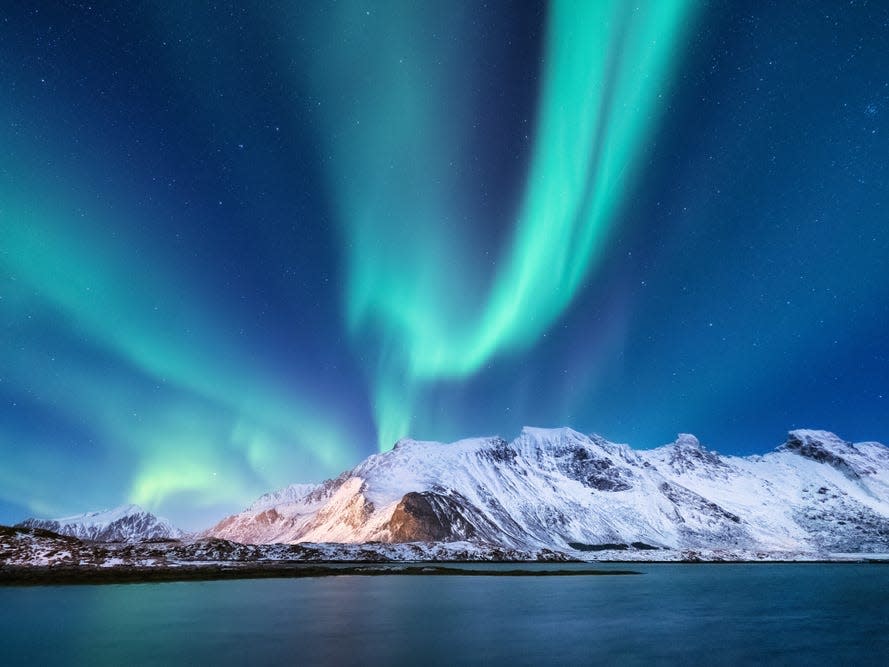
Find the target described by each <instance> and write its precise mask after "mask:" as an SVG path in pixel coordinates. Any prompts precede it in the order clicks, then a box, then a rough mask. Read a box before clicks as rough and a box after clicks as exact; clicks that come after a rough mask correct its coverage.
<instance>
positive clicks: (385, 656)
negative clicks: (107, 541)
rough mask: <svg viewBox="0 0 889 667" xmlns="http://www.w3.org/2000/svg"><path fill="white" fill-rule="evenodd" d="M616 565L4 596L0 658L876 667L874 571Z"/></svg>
mask: <svg viewBox="0 0 889 667" xmlns="http://www.w3.org/2000/svg"><path fill="white" fill-rule="evenodd" d="M489 567H495V568H496V567H501V568H505V569H514V568H515V566H514V565H500V566H489ZM536 567H554V568H557V569H560V568H564V567H565V565H564V564H560V565H550V566H536ZM596 567H597V569H599V568H600V567H601V568H602V569H606V568H608V567H609V566H607V565H604V566H596ZM611 567H613V568H614V569H627V566H625V565H624V566H611ZM631 569H633V570H637V571H641V572H643V573H644V574H643V575H642V576H633V577H484V576H482V577H479V576H475V577H434V576H429V577H426V576H401V577H399V576H391V577H359V576H343V577H328V578H322V579H277V580H275V579H266V580H245V581H217V582H186V583H169V584H134V585H115V586H68V587H57V586H46V587H36V588H6V589H0V628H2V631H3V643H4V647H3V649H4V650H3V658H2V659H0V662H4V663H8V664H21V663H32V664H133V663H138V664H181V663H190V664H244V663H250V664H267V663H285V664H295V663H299V664H433V665H435V664H441V665H450V664H520V665H521V664H527V665H539V664H545V663H560V664H566V663H567V664H590V663H594V662H600V661H608V662H616V661H618V662H620V663H621V664H643V663H651V662H652V661H654V662H682V663H683V664H702V665H703V664H706V665H713V664H726V665H735V664H739V663H750V662H754V661H757V662H762V661H767V662H771V663H781V664H801V665H802V664H805V665H812V664H837V663H838V662H846V663H850V662H851V663H859V664H861V663H870V664H875V663H876V662H879V661H880V660H881V659H885V658H886V656H889V566H886V565H873V564H870V565H859V564H834V565H825V564H749V565H735V564H725V565H722V564H720V565H679V564H657V565H652V564H646V565H643V564H633V565H632V567H631Z"/></svg>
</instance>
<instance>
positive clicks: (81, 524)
mask: <svg viewBox="0 0 889 667" xmlns="http://www.w3.org/2000/svg"><path fill="white" fill-rule="evenodd" d="M18 525H19V526H22V527H26V528H41V529H43V530H49V531H52V532H54V533H58V534H59V535H67V536H70V537H76V538H79V539H81V540H90V541H94V542H139V541H143V540H167V539H180V538H182V537H183V536H184V533H183V532H182V531H181V530H179V529H178V528H176V527H175V526H173V525H172V524H171V523H170V522H169V521H167V520H165V519H160V518H158V517H156V516H155V515H154V514H151V513H150V512H146V511H145V510H143V509H142V508H141V507H139V506H138V505H122V506H120V507H115V508H114V509H110V510H102V511H99V512H88V513H87V514H77V515H75V516H66V517H62V518H61V519H26V520H25V521H22V522H21V523H20V524H18Z"/></svg>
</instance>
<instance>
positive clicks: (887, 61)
mask: <svg viewBox="0 0 889 667" xmlns="http://www.w3.org/2000/svg"><path fill="white" fill-rule="evenodd" d="M104 4H105V3H95V4H91V3H89V2H74V1H60V2H54V3H50V2H46V3H43V2H35V3H8V6H5V7H4V8H3V9H2V10H0V82H2V89H3V95H2V98H0V522H2V523H11V522H14V521H18V520H21V519H22V518H24V517H25V516H29V515H38V516H53V515H59V514H65V513H74V512H81V511H87V510H91V509H98V508H102V507H108V506H113V505H117V504H121V503H123V502H135V503H139V504H142V505H143V506H144V507H146V508H148V509H151V510H153V511H156V512H158V513H160V514H162V515H165V516H168V517H170V518H171V519H173V520H174V521H176V522H178V523H179V524H180V525H182V526H183V527H185V528H199V527H205V526H206V525H209V524H210V523H211V522H213V521H215V520H216V519H218V518H219V517H220V516H222V515H223V514H224V513H228V512H233V511H237V510H239V509H241V508H242V507H243V506H244V505H246V504H247V503H249V502H250V501H251V500H252V499H253V498H254V497H256V496H257V495H259V494H261V493H264V492H266V491H268V490H270V489H273V488H278V487H281V486H284V485H286V484H289V483H293V482H304V481H320V480H321V479H324V478H326V477H330V476H334V475H336V474H338V473H339V472H340V471H342V470H344V469H346V468H349V467H351V466H353V465H355V464H357V463H358V462H359V461H360V460H361V459H363V458H364V457H366V456H368V455H369V454H372V453H374V452H377V451H381V450H386V449H388V448H390V447H391V446H392V444H393V443H394V442H395V441H396V440H397V439H398V438H399V437H402V436H408V435H409V436H411V437H415V438H421V439H435V440H443V441H450V440H454V439H458V438H461V437H467V436H472V435H490V434H497V433H499V434H501V435H503V436H505V437H507V438H511V437H514V436H515V435H516V434H517V433H518V431H519V430H520V428H521V426H522V425H524V424H532V425H538V426H561V425H568V426H572V427H574V428H576V429H578V430H581V431H584V432H597V433H601V434H602V435H604V436H605V437H607V438H609V439H611V440H614V441H619V442H628V443H631V444H632V445H633V446H635V447H640V448H647V447H654V446H658V445H660V444H663V443H666V442H670V441H671V440H672V439H673V438H674V437H675V434H676V433H677V432H680V431H681V432H692V433H695V434H697V435H698V436H699V437H700V438H701V439H702V440H703V441H704V442H705V443H706V444H707V445H709V446H711V447H712V448H714V449H716V450H718V451H720V452H722V453H732V454H751V453H764V452H766V451H768V450H769V449H771V448H772V447H774V446H776V445H777V444H780V443H781V442H782V441H783V438H784V435H785V433H786V431H787V430H789V429H791V428H795V427H811V428H825V429H830V430H833V431H835V432H837V433H839V434H840V435H842V436H843V437H845V438H847V439H851V440H880V441H882V442H889V306H887V304H889V263H887V257H889V51H887V49H886V44H887V43H889V6H887V5H886V4H885V3H883V2H877V1H874V2H867V1H864V0H859V1H852V2H839V1H831V2H826V1H824V2H812V1H810V0H780V1H776V2H767V1H762V2H736V1H730V0H712V1H707V2H705V1H693V0H642V1H639V2H621V1H618V0H614V1H612V0H594V1H591V2H585V1H581V0H577V1H571V0H565V1H561V0H556V1H555V2H552V3H537V2H534V1H533V0H521V1H520V2H485V3H482V2H447V3H412V2H398V1H395V0H391V1H384V2H376V1H375V2H370V1H364V0H340V1H338V2H330V3H327V2H312V3H303V2H267V3H238V4H236V3H228V2H216V3H212V4H204V3H199V2H195V3H165V2H148V3H145V2H139V3H126V2H121V3H110V4H108V6H103V5H104ZM238 5H242V6H238Z"/></svg>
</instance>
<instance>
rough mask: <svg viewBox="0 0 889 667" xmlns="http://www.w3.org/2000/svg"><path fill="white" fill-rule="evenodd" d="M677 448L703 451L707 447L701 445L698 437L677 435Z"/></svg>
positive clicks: (675, 443) (686, 434)
mask: <svg viewBox="0 0 889 667" xmlns="http://www.w3.org/2000/svg"><path fill="white" fill-rule="evenodd" d="M673 444H674V445H676V446H677V447H684V448H689V449H700V450H703V449H705V447H704V446H703V445H702V444H701V441H700V440H698V439H697V437H696V436H694V435H692V434H691V433H679V434H677V435H676V440H675V441H674V442H673Z"/></svg>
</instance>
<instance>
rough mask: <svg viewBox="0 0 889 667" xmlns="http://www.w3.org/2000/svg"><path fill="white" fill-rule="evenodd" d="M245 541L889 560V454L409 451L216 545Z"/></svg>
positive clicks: (689, 442) (283, 495) (613, 447)
mask: <svg viewBox="0 0 889 667" xmlns="http://www.w3.org/2000/svg"><path fill="white" fill-rule="evenodd" d="M204 535H205V536H206V537H217V538H222V539H226V540H232V541H235V542H241V543H248V544H270V543H303V542H341V543H366V542H375V541H379V542H383V543H401V542H460V541H468V542H472V543H477V544H496V545H500V546H503V547H507V548H514V549H539V548H551V549H555V550H560V551H568V552H573V553H581V552H584V553H591V552H592V553H595V552H599V551H602V550H608V551H614V550H626V552H627V553H628V555H629V554H630V553H631V552H638V553H639V554H640V555H642V553H643V552H645V553H649V554H651V556H652V557H655V552H654V551H653V550H654V549H657V550H663V549H669V550H671V551H676V550H685V551H688V550H703V551H706V550H714V549H716V550H730V551H732V552H734V553H742V552H743V553H748V554H756V553H759V552H769V553H820V554H828V553H836V552H844V553H849V552H881V551H882V552H887V551H889V449H887V448H886V447H885V446H883V445H881V444H879V443H858V444H852V443H849V442H845V441H843V440H842V439H840V438H838V437H837V436H836V435H834V434H832V433H828V432H825V431H810V430H798V431H792V432H791V433H790V434H789V435H788V438H787V441H786V442H785V443H784V444H783V445H781V446H779V447H778V448H777V449H776V450H774V451H773V452H771V453H769V454H766V455H764V456H750V457H743V458H742V457H734V456H721V455H719V454H717V453H716V452H713V451H710V450H708V449H707V448H705V447H704V446H702V445H701V444H700V443H699V442H698V440H697V438H695V437H694V436H692V435H686V434H682V435H680V436H679V437H678V439H677V440H676V441H675V442H673V443H671V444H669V445H665V446H663V447H660V448H658V449H653V450H638V451H637V450H633V449H631V448H630V447H629V446H627V445H621V444H615V443H612V442H608V441H607V440H605V439H603V438H601V437H599V436H595V435H594V436H585V435H582V434H580V433H577V432H576V431H573V430H571V429H568V428H562V429H536V428H525V429H524V430H523V431H522V433H521V435H520V436H519V437H518V438H516V439H515V440H513V441H512V442H507V441H505V440H503V439H501V438H478V439H470V440H461V441H459V442H455V443H453V444H449V445H445V444H441V443H436V442H419V441H414V440H402V441H400V442H399V443H398V444H397V445H396V446H395V448H394V449H392V450H391V451H388V452H385V453H382V454H376V455H374V456H371V457H369V458H368V459H366V460H365V461H364V462H363V463H361V464H360V465H358V466H357V467H355V468H354V469H352V470H350V471H348V472H345V473H343V474H342V475H340V476H339V477H337V478H336V479H333V480H328V481H326V482H324V483H323V484H318V485H294V486H291V487H288V488H287V489H284V490H282V491H280V492H277V493H275V494H267V495H265V496H263V497H262V498H260V499H259V500H258V501H257V502H256V503H254V504H253V505H252V506H251V507H250V508H249V509H247V510H246V511H244V512H242V513H240V514H236V515H233V516H230V517H228V518H226V519H224V520H222V521H220V522H219V523H218V524H217V525H216V526H214V527H213V528H211V529H210V530H208V531H206V532H205V533H204Z"/></svg>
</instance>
